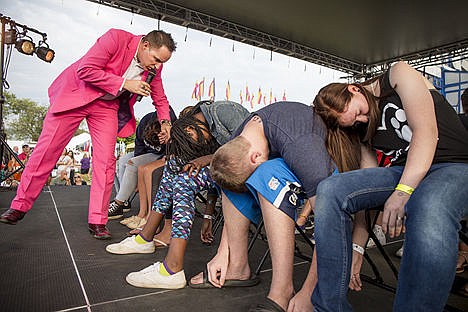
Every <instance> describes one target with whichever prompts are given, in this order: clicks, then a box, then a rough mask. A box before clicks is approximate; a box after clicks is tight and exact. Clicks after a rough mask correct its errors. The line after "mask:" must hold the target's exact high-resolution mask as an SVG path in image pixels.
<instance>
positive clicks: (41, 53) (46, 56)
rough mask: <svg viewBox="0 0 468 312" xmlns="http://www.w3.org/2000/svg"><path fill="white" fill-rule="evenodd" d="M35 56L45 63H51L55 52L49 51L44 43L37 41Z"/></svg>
mask: <svg viewBox="0 0 468 312" xmlns="http://www.w3.org/2000/svg"><path fill="white" fill-rule="evenodd" d="M35 52H36V55H37V57H38V58H40V59H41V60H43V61H45V62H48V63H50V62H52V60H53V59H54V57H55V52H54V50H52V49H49V45H48V44H47V43H46V42H44V41H39V46H38V47H37V48H36V51H35Z"/></svg>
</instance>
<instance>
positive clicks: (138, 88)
mask: <svg viewBox="0 0 468 312" xmlns="http://www.w3.org/2000/svg"><path fill="white" fill-rule="evenodd" d="M154 76H156V71H155V69H150V70H149V71H148V76H146V80H145V81H142V80H125V82H124V86H123V88H124V89H125V90H128V91H130V92H131V93H135V94H138V95H137V98H136V100H137V101H141V99H142V98H143V96H148V95H150V94H151V87H150V83H151V81H152V80H153V78H154Z"/></svg>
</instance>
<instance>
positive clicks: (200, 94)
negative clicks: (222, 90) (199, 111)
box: [197, 77, 205, 101]
mask: <svg viewBox="0 0 468 312" xmlns="http://www.w3.org/2000/svg"><path fill="white" fill-rule="evenodd" d="M204 96H205V77H203V80H202V81H200V84H199V85H198V97H197V100H199V101H201V99H202V98H203V97H204Z"/></svg>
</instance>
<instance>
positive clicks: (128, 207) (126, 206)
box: [123, 201, 132, 212]
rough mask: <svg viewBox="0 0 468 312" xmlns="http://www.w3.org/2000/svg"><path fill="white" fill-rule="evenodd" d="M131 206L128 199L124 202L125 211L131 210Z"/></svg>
mask: <svg viewBox="0 0 468 312" xmlns="http://www.w3.org/2000/svg"><path fill="white" fill-rule="evenodd" d="M131 208H132V205H131V204H130V203H129V202H128V201H125V202H124V204H123V212H129V211H130V209H131Z"/></svg>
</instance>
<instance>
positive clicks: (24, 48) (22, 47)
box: [15, 39, 36, 55]
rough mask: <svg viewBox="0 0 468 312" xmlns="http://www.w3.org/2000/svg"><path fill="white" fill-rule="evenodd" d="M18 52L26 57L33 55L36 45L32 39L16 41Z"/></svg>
mask: <svg viewBox="0 0 468 312" xmlns="http://www.w3.org/2000/svg"><path fill="white" fill-rule="evenodd" d="M15 48H16V50H18V51H19V52H21V53H23V54H26V55H33V53H34V49H35V48H36V45H35V44H34V42H32V40H31V39H20V40H18V41H16V44H15Z"/></svg>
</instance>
